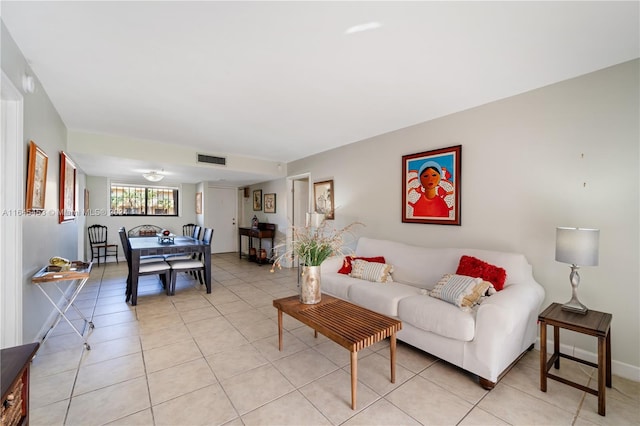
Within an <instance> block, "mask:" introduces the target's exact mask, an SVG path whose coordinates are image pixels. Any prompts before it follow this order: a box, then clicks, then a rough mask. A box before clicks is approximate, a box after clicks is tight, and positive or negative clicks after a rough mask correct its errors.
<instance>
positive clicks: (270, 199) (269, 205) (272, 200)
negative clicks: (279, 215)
mask: <svg viewBox="0 0 640 426" xmlns="http://www.w3.org/2000/svg"><path fill="white" fill-rule="evenodd" d="M264 212H265V213H275V212H276V194H264Z"/></svg>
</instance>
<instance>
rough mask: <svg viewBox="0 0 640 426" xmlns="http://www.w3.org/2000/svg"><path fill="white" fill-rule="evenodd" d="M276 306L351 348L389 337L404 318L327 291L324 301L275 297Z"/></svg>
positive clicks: (361, 347)
mask: <svg viewBox="0 0 640 426" xmlns="http://www.w3.org/2000/svg"><path fill="white" fill-rule="evenodd" d="M273 306H275V307H276V308H278V309H280V310H282V311H283V312H284V313H286V314H288V315H290V316H291V317H293V318H295V319H297V320H299V321H300V322H302V323H303V324H305V325H308V326H310V327H312V328H313V329H315V330H317V331H318V332H319V333H321V334H323V335H325V336H327V337H328V338H329V339H331V340H333V341H334V342H336V343H338V344H339V345H341V346H342V347H344V348H346V349H348V350H349V351H351V352H357V351H359V350H361V349H364V348H366V347H367V346H370V345H372V344H374V343H376V342H379V341H381V340H384V339H386V338H387V337H389V336H391V335H392V334H394V333H396V332H398V331H399V330H400V329H402V322H401V321H400V320H397V319H394V318H389V317H387V316H385V315H382V314H379V313H377V312H373V311H371V310H369V309H366V308H362V307H360V306H357V305H354V304H352V303H349V302H347V301H344V300H342V299H338V298H335V297H332V296H329V295H326V294H323V295H322V300H321V301H320V303H317V304H314V305H305V304H302V303H300V299H299V297H298V296H291V297H286V298H283V299H277V300H274V301H273Z"/></svg>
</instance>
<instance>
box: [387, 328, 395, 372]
mask: <svg viewBox="0 0 640 426" xmlns="http://www.w3.org/2000/svg"><path fill="white" fill-rule="evenodd" d="M389 343H390V344H389V347H390V349H389V350H390V354H389V355H390V357H391V383H395V382H396V333H393V334H391V337H390V338H389Z"/></svg>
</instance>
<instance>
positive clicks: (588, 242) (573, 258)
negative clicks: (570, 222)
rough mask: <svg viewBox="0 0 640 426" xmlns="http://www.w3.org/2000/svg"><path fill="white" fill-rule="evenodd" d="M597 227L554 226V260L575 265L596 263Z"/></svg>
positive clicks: (598, 233) (592, 264)
mask: <svg viewBox="0 0 640 426" xmlns="http://www.w3.org/2000/svg"><path fill="white" fill-rule="evenodd" d="M599 241H600V230H599V229H585V228H564V227H559V228H556V260H557V261H558V262H563V263H568V264H570V265H577V266H596V265H598V245H599Z"/></svg>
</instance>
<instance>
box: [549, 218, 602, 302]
mask: <svg viewBox="0 0 640 426" xmlns="http://www.w3.org/2000/svg"><path fill="white" fill-rule="evenodd" d="M599 239H600V230H599V229H585V228H564V227H558V228H556V261H558V262H562V263H568V264H570V265H571V274H570V275H569V281H570V282H571V290H572V293H571V300H570V301H568V302H567V303H565V304H564V305H562V310H564V311H569V312H576V313H579V314H583V315H584V314H586V313H587V311H588V309H587V307H586V306H584V305H583V304H582V303H580V301H579V300H578V286H579V285H580V275H579V274H578V269H579V268H580V266H597V265H598V241H599Z"/></svg>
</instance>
